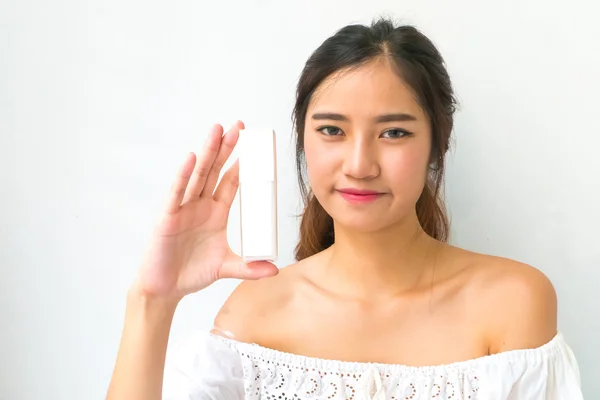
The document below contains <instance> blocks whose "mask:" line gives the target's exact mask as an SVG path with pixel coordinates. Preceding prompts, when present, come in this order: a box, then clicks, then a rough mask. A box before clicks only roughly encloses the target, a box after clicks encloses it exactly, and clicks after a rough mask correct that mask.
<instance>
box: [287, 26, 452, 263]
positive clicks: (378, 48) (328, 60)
mask: <svg viewBox="0 0 600 400" xmlns="http://www.w3.org/2000/svg"><path fill="white" fill-rule="evenodd" d="M380 57H387V58H388V59H389V60H390V61H391V62H392V64H393V65H394V67H395V68H396V69H397V71H398V73H399V75H400V76H401V78H402V79H403V80H404V81H405V82H406V83H407V84H408V85H409V87H410V88H411V89H412V90H413V92H414V94H415V96H416V99H417V101H418V102H419V105H420V106H421V108H422V109H423V110H424V112H425V114H426V115H427V116H428V117H429V122H430V126H431V139H432V141H431V142H432V146H431V165H430V169H429V173H428V178H427V182H426V184H425V188H424V190H423V192H422V194H421V196H420V198H419V200H418V201H417V204H416V211H417V216H418V219H419V223H420V224H421V226H422V228H423V230H424V231H425V232H426V233H427V234H428V235H430V236H431V237H433V238H435V239H437V240H440V241H447V240H448V231H449V222H448V217H447V215H446V209H445V205H444V200H443V196H442V190H441V189H442V184H443V179H444V167H445V162H444V161H445V154H446V152H447V151H448V148H449V143H450V134H451V131H452V128H453V121H454V120H453V115H454V111H455V109H456V101H455V98H454V93H453V89H452V85H451V82H450V77H449V76H448V72H447V71H446V68H445V65H444V60H443V58H442V56H441V55H440V53H439V51H438V50H437V49H436V47H435V45H434V44H433V43H432V42H431V41H430V40H429V39H428V38H427V37H426V36H425V35H423V34H422V33H421V32H419V30H417V29H416V28H415V27H413V26H409V25H400V26H395V25H394V23H393V22H391V21H390V20H388V19H379V20H377V21H374V22H373V23H372V24H371V26H365V25H348V26H346V27H344V28H342V29H340V30H339V31H338V32H337V33H335V34H334V35H333V36H331V37H330V38H328V39H327V40H325V42H323V44H321V46H319V48H317V49H316V50H315V51H314V52H313V53H312V55H311V56H310V58H309V59H308V61H307V62H306V65H305V66H304V69H303V70H302V74H301V76H300V79H299V82H298V86H297V92H296V105H295V107H294V113H293V122H294V126H295V130H296V168H297V172H298V183H299V184H300V192H301V194H302V198H303V201H304V211H303V213H302V220H301V223H300V241H299V242H298V245H297V246H296V249H295V257H296V260H298V261H299V260H302V259H304V258H306V257H309V256H311V255H313V254H316V253H318V252H320V251H322V250H324V249H326V248H328V247H329V246H331V245H332V244H333V242H334V240H335V239H334V232H333V220H332V218H331V216H330V215H329V214H328V213H327V212H326V211H325V210H324V209H323V207H322V206H321V204H319V201H318V200H317V199H316V197H315V196H314V195H313V193H312V191H311V190H310V188H308V185H307V180H306V160H305V154H304V127H305V119H306V112H307V109H308V105H309V102H310V100H311V97H312V95H313V93H314V92H315V90H316V89H317V88H318V87H319V85H320V84H321V83H322V82H323V81H324V80H325V79H326V78H327V77H329V76H330V75H331V74H333V73H335V72H337V71H339V70H342V69H349V68H356V67H359V66H361V65H364V64H365V63H367V62H369V61H372V60H374V59H376V58H380Z"/></svg>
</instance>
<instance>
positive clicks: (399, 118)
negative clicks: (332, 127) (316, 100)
mask: <svg viewBox="0 0 600 400" xmlns="http://www.w3.org/2000/svg"><path fill="white" fill-rule="evenodd" d="M312 119H314V120H330V121H346V122H347V121H349V120H350V119H349V118H348V117H347V116H345V115H343V114H336V113H328V112H326V113H316V114H313V116H312ZM416 120H417V117H415V116H414V115H411V114H406V113H396V114H384V115H379V116H378V117H376V118H375V122H377V123H383V122H404V121H416Z"/></svg>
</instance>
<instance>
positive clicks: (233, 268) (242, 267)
mask: <svg viewBox="0 0 600 400" xmlns="http://www.w3.org/2000/svg"><path fill="white" fill-rule="evenodd" d="M278 273H279V268H277V266H276V265H275V264H273V263H271V262H269V261H253V262H249V263H246V262H244V261H243V260H240V261H239V262H236V263H227V264H223V266H222V267H221V269H220V271H219V279H224V278H231V279H246V280H257V279H263V278H269V277H271V276H275V275H277V274H278Z"/></svg>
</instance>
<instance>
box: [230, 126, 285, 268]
mask: <svg viewBox="0 0 600 400" xmlns="http://www.w3.org/2000/svg"><path fill="white" fill-rule="evenodd" d="M236 147H238V152H239V153H238V154H239V167H240V186H239V204H240V233H241V253H242V254H241V256H242V258H243V259H244V260H245V261H263V260H265V261H270V262H275V261H277V255H278V241H277V160H276V156H275V154H276V153H275V151H276V140H275V132H274V131H273V130H272V129H244V130H241V131H240V137H239V139H238V144H237V146H236Z"/></svg>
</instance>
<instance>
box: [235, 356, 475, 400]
mask: <svg viewBox="0 0 600 400" xmlns="http://www.w3.org/2000/svg"><path fill="white" fill-rule="evenodd" d="M241 347H242V348H241V349H240V351H241V353H240V354H241V356H242V360H243V361H242V365H243V371H244V380H245V382H246V384H245V398H246V399H251V400H258V399H272V400H297V399H332V400H341V399H347V400H387V399H391V400H414V399H470V400H476V399H478V396H477V394H478V391H479V382H478V380H479V379H478V377H477V372H476V371H474V370H472V369H471V368H464V369H462V368H459V367H447V368H445V367H404V366H398V365H381V364H371V363H367V364H365V363H347V362H337V361H330V360H320V359H313V358H308V357H301V356H294V355H289V354H285V353H281V352H277V351H272V350H268V349H263V348H260V347H254V348H252V347H250V346H245V345H242V346H241Z"/></svg>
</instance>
